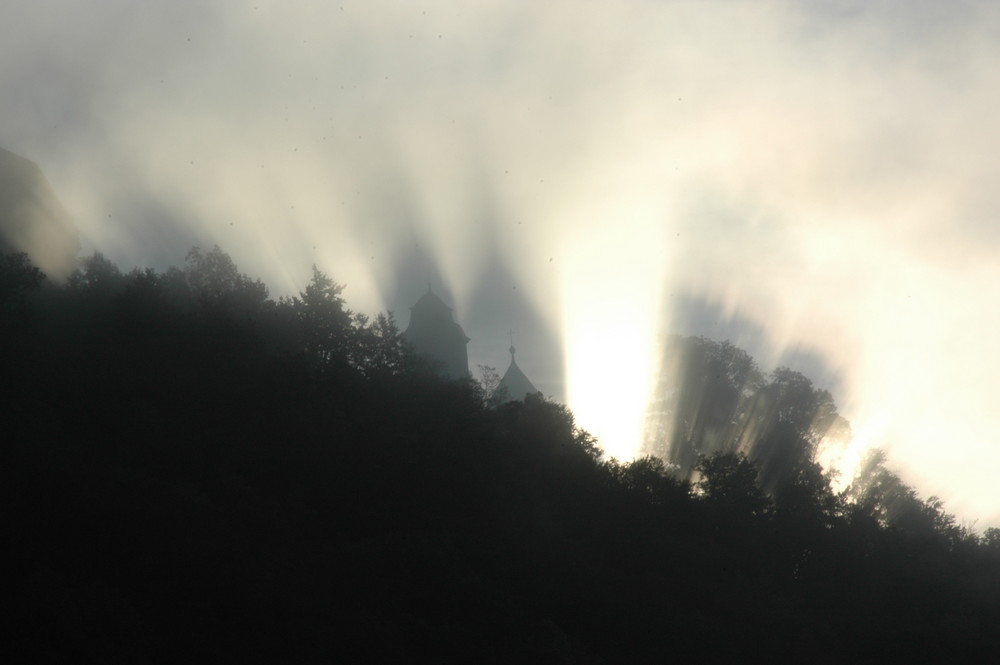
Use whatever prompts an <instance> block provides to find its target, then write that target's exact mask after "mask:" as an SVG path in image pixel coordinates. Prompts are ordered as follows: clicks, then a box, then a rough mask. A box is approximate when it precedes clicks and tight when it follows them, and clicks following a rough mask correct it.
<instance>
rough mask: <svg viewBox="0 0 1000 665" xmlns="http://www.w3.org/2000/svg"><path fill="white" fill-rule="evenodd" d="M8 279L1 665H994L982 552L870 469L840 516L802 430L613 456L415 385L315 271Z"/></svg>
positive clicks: (379, 328) (424, 379)
mask: <svg viewBox="0 0 1000 665" xmlns="http://www.w3.org/2000/svg"><path fill="white" fill-rule="evenodd" d="M0 272H2V273H3V274H2V275H0V316H2V317H3V318H2V321H0V324H2V331H3V339H4V342H3V345H2V352H0V353H2V359H0V360H2V366H3V368H4V381H3V388H2V390H3V395H2V399H3V401H2V404H3V407H2V409H3V412H2V415H3V441H4V443H3V446H2V450H3V453H2V454H3V462H2V466H0V469H2V471H0V473H2V476H3V477H2V485H0V486H2V488H3V489H2V491H3V502H4V510H3V513H2V514H3V522H2V527H3V532H4V536H5V537H4V539H3V541H2V542H3V545H2V547H3V554H4V556H3V560H4V561H5V564H4V566H5V573H6V574H5V576H4V588H5V597H6V598H7V602H8V604H9V606H10V608H12V609H13V610H14V612H15V617H16V619H15V621H14V622H13V625H12V626H11V627H12V628H13V630H12V633H11V634H12V635H13V639H11V640H8V641H7V643H6V644H5V647H4V648H5V649H7V650H9V651H11V652H12V655H13V656H16V661H14V660H11V661H10V662H24V661H50V662H67V661H82V660H89V659H94V658H102V659H105V660H114V661H123V662H179V661H190V660H192V659H199V660H200V659H203V658H208V657H214V658H218V659H224V660H226V661H235V660H237V659H240V660H252V661H277V660H282V661H288V662H330V661H334V660H336V661H338V662H364V661H396V662H410V661H415V660H431V661H435V662H448V661H462V662H504V663H508V662H533V661H543V662H595V663H596V662H653V661H656V662H663V661H672V660H676V661H678V662H720V663H721V662H726V663H731V662H739V661H744V660H748V659H750V658H751V654H752V657H754V658H762V659H764V660H767V661H769V662H788V661H793V660H794V661H796V662H800V661H805V662H820V663H822V662H830V663H835V662H852V663H856V662H873V663H874V662H900V661H913V662H943V661H949V662H990V660H991V658H992V657H995V656H996V655H997V653H1000V651H998V641H1000V638H998V636H997V635H996V633H995V630H994V628H995V626H997V625H1000V534H998V532H996V531H989V532H987V533H986V534H985V535H976V534H974V533H971V532H969V531H968V530H966V529H964V528H961V527H959V526H956V525H955V523H954V520H953V519H952V518H951V517H950V516H948V515H946V514H945V513H943V512H942V511H941V509H940V504H938V503H936V502H934V501H924V500H921V499H920V498H919V497H917V496H916V494H915V493H913V491H912V490H911V489H910V488H908V487H906V486H905V485H904V484H903V483H902V482H901V481H899V479H898V478H897V477H896V476H894V475H893V474H891V473H890V472H889V471H888V470H886V469H885V467H884V466H883V465H882V460H881V459H880V458H878V457H877V456H875V457H872V458H871V459H870V460H869V463H868V464H867V466H866V467H865V468H864V469H863V470H862V474H861V475H860V476H859V478H858V479H857V482H855V483H854V484H853V485H852V488H851V489H850V490H849V491H848V492H847V493H844V494H835V493H834V492H833V491H832V490H831V489H830V484H829V480H828V479H827V478H826V477H825V476H824V475H823V472H822V469H820V468H819V467H818V465H816V464H815V462H814V460H813V459H812V458H811V457H810V455H811V452H812V448H809V447H808V446H806V447H805V448H802V445H801V444H802V441H799V440H798V439H795V437H804V439H803V440H804V441H805V443H806V444H808V443H809V442H810V440H809V436H810V433H809V432H805V431H800V430H796V429H795V428H794V423H795V422H799V421H796V420H794V418H795V417H797V416H795V414H794V410H786V411H785V412H782V411H781V409H777V408H771V407H770V406H769V407H768V409H769V410H768V411H767V413H769V414H772V415H770V416H768V417H769V418H771V420H768V421H767V422H768V423H769V424H770V425H769V426H770V427H771V429H768V430H766V432H764V433H763V434H761V437H760V440H755V441H754V444H753V446H750V447H734V448H731V449H730V448H726V447H725V446H716V447H715V448H713V449H711V450H709V449H706V448H705V446H704V445H702V444H698V446H699V447H698V448H697V449H695V447H694V446H693V445H688V444H689V443H691V442H693V441H695V439H696V438H697V437H698V436H702V437H704V436H716V435H714V434H712V435H705V432H709V431H710V430H711V427H710V426H709V425H710V423H709V424H708V425H705V426H701V428H700V429H699V426H696V425H690V426H687V428H686V429H684V430H683V431H684V432H685V436H686V437H687V438H686V439H685V441H684V442H683V445H684V446H687V448H683V446H682V449H681V453H679V454H680V455H682V456H683V460H684V461H685V464H687V465H688V466H687V468H684V469H683V472H679V469H681V465H680V463H679V460H680V458H677V459H675V460H672V461H673V462H674V466H669V465H667V464H665V463H664V462H661V461H660V460H659V459H657V458H653V457H647V458H643V459H640V460H637V461H635V462H632V463H628V464H623V463H619V462H617V461H615V460H606V459H603V458H602V456H601V454H600V450H599V449H598V448H597V443H599V442H595V441H593V439H592V438H591V437H590V436H589V435H587V434H586V433H585V432H582V431H580V430H579V429H578V428H576V427H575V426H574V422H573V418H572V415H571V414H570V413H569V412H568V411H567V410H566V409H565V408H564V407H562V406H560V405H558V404H554V403H551V402H548V401H545V400H542V399H538V398H536V397H529V398H528V399H527V400H526V401H525V402H523V403H522V402H513V403H509V404H506V405H504V406H501V407H498V408H490V407H488V406H487V405H488V404H490V399H489V395H487V394H485V393H484V390H483V389H482V388H481V387H480V386H478V385H477V384H475V383H473V382H471V381H468V382H455V381H446V380H442V379H440V378H438V377H437V374H436V373H435V372H434V371H433V368H431V367H428V366H427V365H426V363H424V362H423V361H422V360H421V359H419V358H415V357H413V356H412V355H411V354H410V353H409V352H408V350H407V349H406V348H405V347H404V345H403V344H402V343H401V341H400V338H399V332H398V330H397V329H396V327H395V323H394V321H393V320H392V318H391V316H380V317H376V318H375V319H374V320H368V319H366V318H365V317H362V316H358V315H355V314H352V313H351V312H350V311H349V310H347V308H346V305H345V303H344V300H343V299H342V295H341V291H342V288H341V287H340V286H339V285H337V284H336V283H334V282H333V281H332V280H330V279H329V278H327V277H326V276H325V275H323V274H322V273H320V272H318V271H317V272H315V273H314V278H313V281H312V283H311V284H310V286H309V287H308V288H307V289H306V290H305V291H304V292H303V293H302V294H300V296H299V297H297V298H293V299H281V300H278V301H274V300H270V299H268V296H267V290H266V288H265V287H264V286H263V284H261V283H260V282H259V281H256V280H253V279H251V278H249V277H247V276H246V275H243V274H242V273H240V272H239V270H238V269H237V268H236V266H235V265H233V263H232V261H231V260H230V259H229V257H228V256H227V255H225V254H224V253H223V252H221V251H219V250H218V249H217V248H216V249H214V250H212V251H210V252H201V251H197V250H194V251H192V252H191V254H189V256H188V258H187V261H186V264H185V266H184V267H183V268H182V269H172V270H170V271H167V272H166V273H162V274H158V273H154V272H151V271H134V272H132V273H128V274H122V273H121V272H120V271H119V270H118V269H117V268H116V267H115V266H113V265H112V264H111V263H110V262H108V261H106V260H105V259H103V257H100V256H99V255H95V256H93V257H90V258H89V259H87V260H85V261H84V262H83V263H82V265H81V267H80V269H79V270H78V271H77V272H76V273H74V275H73V276H72V277H71V279H70V280H69V282H68V283H67V284H66V285H65V286H59V287H57V286H54V285H52V284H48V283H45V282H43V281H42V280H41V276H40V275H39V274H38V273H37V272H35V271H33V269H32V268H31V266H30V264H29V263H28V262H27V261H26V260H25V259H24V257H18V256H16V255H8V256H7V257H4V261H3V263H2V271H0ZM700 344H702V345H711V344H713V343H710V342H706V341H702V342H700ZM724 351H725V353H723V354H722V355H725V354H726V353H729V354H730V355H732V354H731V350H730V349H725V350H724ZM716 355H718V353H717V354H716ZM690 372H695V369H693V368H692V369H690ZM695 373H696V372H695ZM688 380H690V381H697V380H701V379H699V378H698V377H697V376H692V377H689V379H688ZM795 380H797V379H796V377H792V376H789V375H781V376H778V375H775V377H774V378H773V379H772V380H771V381H770V383H768V382H767V381H766V380H765V381H763V382H762V383H761V385H760V386H757V387H756V388H755V389H754V390H755V391H756V392H755V393H754V394H757V393H759V394H760V396H759V397H757V398H755V399H757V402H755V403H758V404H763V403H764V400H765V399H771V398H770V397H768V396H769V395H772V396H773V394H774V393H775V391H778V390H779V388H781V386H782V385H790V384H791V383H794V381H795ZM782 382H783V383H782ZM768 385H775V386H777V387H775V388H773V389H772V390H771V392H768V391H767V390H765V388H766V387H767V386H768ZM718 392H719V394H720V395H721V396H722V397H720V399H723V398H725V395H726V394H728V393H726V391H725V390H719V391H718ZM820 397H822V396H820ZM741 399H742V398H741ZM730 400H731V401H733V399H732V398H731V397H730ZM780 401H781V400H780V399H779V398H774V399H772V401H771V402H768V404H771V403H772V402H774V403H777V402H780ZM821 401H822V400H821ZM735 402H738V403H746V402H740V399H736V400H735ZM824 404H825V402H824ZM665 408H666V407H665ZM670 408H674V407H670ZM725 408H727V407H723V406H720V407H719V409H718V410H719V411H720V412H722V411H724V410H725ZM761 408H763V407H761ZM758 412H760V411H759V410H758ZM779 412H782V413H786V412H787V414H790V415H789V416H788V419H785V420H783V418H784V416H779V415H773V414H778V413H779ZM834 412H835V411H834ZM706 422H707V421H706ZM811 422H814V421H811ZM782 423H785V424H784V425H783V424H782ZM788 423H791V424H788ZM678 427H680V426H678ZM678 431H681V430H678ZM768 437H774V440H771V441H769V440H768ZM782 437H783V438H782ZM793 439H794V441H793ZM789 441H791V443H789ZM769 446H770V447H769ZM770 450H776V451H786V450H794V451H798V453H802V454H798V453H797V455H793V456H792V459H791V461H789V459H787V458H788V456H787V455H786V456H785V457H784V458H782V459H783V461H782V462H781V463H780V464H778V463H777V462H775V461H774V459H775V458H773V456H769V455H770V453H769V452H768V451H770ZM803 451H804V452H803ZM699 454H700V456H699ZM668 461H671V460H670V459H669V454H668Z"/></svg>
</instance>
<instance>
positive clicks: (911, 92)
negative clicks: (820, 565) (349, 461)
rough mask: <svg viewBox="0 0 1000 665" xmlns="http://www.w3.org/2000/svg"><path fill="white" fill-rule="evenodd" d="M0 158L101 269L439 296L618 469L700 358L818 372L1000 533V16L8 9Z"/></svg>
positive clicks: (866, 421)
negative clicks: (664, 353)
mask: <svg viewBox="0 0 1000 665" xmlns="http://www.w3.org/2000/svg"><path fill="white" fill-rule="evenodd" d="M0 89H2V90H3V95H0V146H2V147H4V148H6V149H8V150H11V151H13V152H16V153H17V154H20V155H22V156H25V157H27V158H29V159H31V160H33V161H35V162H36V163H37V164H39V166H40V167H41V168H42V170H43V171H44V172H45V174H46V176H47V177H48V179H49V181H50V182H51V184H52V186H53V188H54V189H55V191H56V192H57V193H58V195H59V197H60V199H61V200H62V203H63V205H64V206H65V207H66V209H67V210H69V211H70V213H71V214H72V215H73V218H74V220H75V223H76V225H77V227H78V230H79V232H80V236H81V240H82V244H83V248H84V252H91V251H94V250H100V251H102V252H103V253H104V254H105V255H107V256H108V257H109V258H111V259H112V260H114V261H115V262H116V263H118V264H119V265H121V266H124V267H126V268H128V267H131V266H152V267H157V268H163V267H166V266H167V265H171V264H179V263H181V262H182V261H183V256H184V254H185V252H186V251H187V249H188V248H190V247H191V246H192V245H201V246H210V245H212V244H216V243H217V244H219V245H220V246H221V247H222V248H223V249H224V250H225V251H227V252H228V253H229V254H230V255H231V256H233V258H234V259H235V260H236V262H237V263H238V264H239V265H240V267H241V268H242V269H243V270H244V271H246V272H248V273H250V274H251V275H253V276H260V277H261V278H263V279H264V280H265V282H266V283H267V284H268V285H269V287H270V289H271V293H272V294H273V295H285V294H292V293H295V292H297V291H298V290H300V289H302V288H304V286H305V283H306V282H307V280H308V279H309V276H310V274H311V271H310V266H311V265H312V264H314V263H315V264H316V265H317V266H318V267H319V268H320V269H321V270H324V271H325V272H327V273H328V274H329V275H331V276H332V277H333V278H334V279H335V280H337V281H338V282H341V283H344V284H346V285H347V289H346V291H345V296H346V298H347V300H348V303H349V305H350V306H351V307H352V308H354V309H355V310H360V311H363V312H367V313H375V312H378V311H382V310H385V309H391V310H392V311H394V312H395V313H396V315H397V319H398V320H399V322H400V324H401V325H403V326H404V327H405V324H406V323H407V321H408V312H407V308H408V307H409V306H410V305H412V304H413V302H415V301H416V299H417V298H418V297H419V296H420V295H421V294H422V293H423V292H424V291H425V290H426V288H427V285H428V283H429V284H431V286H432V288H434V289H435V291H437V292H439V293H440V294H441V295H442V296H443V297H444V298H445V299H446V300H447V301H448V302H450V303H451V304H452V305H453V307H454V310H455V314H456V317H457V319H458V321H459V323H461V324H462V325H463V327H464V328H465V330H466V333H467V334H468V335H469V337H471V338H472V341H470V343H469V353H470V361H471V363H472V364H473V366H475V365H477V364H487V365H491V366H494V367H497V368H499V369H500V370H501V371H502V370H503V369H505V368H506V366H507V363H508V361H509V356H508V354H507V348H508V346H509V345H510V334H511V331H512V332H513V338H514V345H515V346H516V347H517V359H518V364H519V365H520V366H521V367H522V368H523V369H524V370H525V372H526V373H527V374H528V376H529V377H530V378H531V379H532V381H533V382H534V383H535V385H536V386H538V387H539V388H540V389H541V390H542V391H543V392H545V393H546V394H548V395H551V396H552V397H554V398H556V399H558V400H560V401H564V402H566V403H567V404H568V405H569V406H570V407H571V408H572V409H573V410H574V413H575V414H576V417H577V421H578V423H579V424H580V425H581V426H583V427H585V428H587V429H588V430H590V431H592V432H593V433H595V434H596V435H597V436H598V437H599V438H600V441H601V443H602V444H603V446H604V447H605V449H606V450H607V451H608V452H609V453H610V454H614V455H615V456H617V457H619V458H628V457H630V456H631V455H632V454H634V452H635V450H636V447H637V446H638V443H639V439H640V437H641V422H642V413H643V410H644V408H645V401H646V399H647V398H648V391H649V386H650V385H651V384H652V381H653V379H654V377H653V376H651V372H652V371H653V369H654V368H655V367H657V362H656V358H657V354H658V352H659V350H660V349H661V348H662V346H663V341H664V338H665V335H667V334H669V333H671V332H681V333H683V334H704V335H708V336H711V337H714V338H717V339H725V338H728V339H731V340H732V341H733V342H734V343H737V344H738V345H743V346H745V347H746V348H747V350H748V351H750V352H751V353H753V354H754V356H755V357H757V359H758V360H759V361H760V363H761V365H762V366H764V367H765V368H770V367H773V366H774V365H776V364H778V363H787V364H791V365H792V366H793V367H796V368H798V367H801V368H802V369H803V371H806V372H807V373H808V374H809V375H810V376H811V377H812V378H813V379H814V381H816V382H817V384H818V385H820V387H826V388H830V389H831V390H832V391H833V393H834V395H835V397H836V399H837V402H838V404H839V406H840V410H841V412H842V413H843V414H844V415H845V416H846V417H847V418H848V419H849V420H850V421H851V424H852V427H853V430H854V432H855V440H854V442H853V444H852V445H851V447H850V448H848V449H845V450H839V451H831V452H830V457H829V462H830V463H831V464H833V465H835V466H837V467H838V468H840V469H841V470H842V473H843V474H846V475H849V474H850V470H851V468H852V467H853V464H854V463H855V461H856V459H857V458H858V457H859V456H860V455H861V454H862V453H863V451H864V449H865V448H867V447H869V446H880V447H882V448H884V449H885V450H886V451H887V452H888V454H889V460H890V464H889V466H890V467H891V468H893V469H894V470H896V471H897V472H899V473H900V474H901V476H902V477H903V478H904V479H905V480H906V481H907V482H910V483H911V484H913V485H914V486H915V487H916V488H917V489H918V490H919V491H920V492H921V493H922V494H924V495H930V494H935V495H938V496H940V497H942V498H943V499H945V501H946V504H945V505H946V507H947V508H948V509H949V510H951V511H953V512H955V513H957V514H958V515H959V516H960V517H961V518H962V519H965V520H966V521H967V522H968V523H972V522H973V521H974V520H978V521H976V526H977V528H979V527H983V526H986V525H1000V491H997V490H996V489H994V487H995V485H996V479H995V473H996V470H997V469H1000V404H998V401H1000V400H998V397H997V391H996V389H995V384H996V377H997V376H998V375H1000V354H998V353H997V352H996V348H995V345H996V340H998V339H1000V307H998V306H997V302H998V298H997V296H996V291H997V285H998V284H1000V188H998V187H997V186H996V179H997V177H998V175H1000V123H998V122H997V120H996V116H997V112H996V109H997V108H1000V6H997V5H996V4H995V3H990V2H985V1H982V2H979V1H976V2H963V1H957V2H949V3H942V2H937V1H933V2H932V1H929V0H913V1H907V2H903V1H902V0H899V1H879V0H874V1H869V2H861V1H857V2H849V1H844V2H822V1H818V2H808V3H806V2H780V1H775V2H750V1H747V2H730V1H726V0H714V1H713V0H707V1H701V2H670V1H668V0H658V1H654V0H615V1H610V0H609V1H597V0H550V1H548V2H545V3H538V2H519V1H514V0H506V1H500V0H478V1H477V2H445V1H429V2H405V3H404V2H384V1H380V0H362V1H358V2H354V1H351V0H334V1H333V2H321V1H318V0H314V1H306V0H284V1H283V2H276V1H266V0H260V1H254V0H241V1H235V0H205V1H203V2H198V3H178V2H170V1H169V0H144V1H143V2H135V1H134V0H89V1H88V2H79V1H77V0H31V1H28V0H9V1H8V2H4V3H3V4H2V6H0Z"/></svg>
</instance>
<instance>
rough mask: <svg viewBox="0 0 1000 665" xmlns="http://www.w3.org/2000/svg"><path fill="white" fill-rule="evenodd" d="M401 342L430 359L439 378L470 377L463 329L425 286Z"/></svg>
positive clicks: (467, 339) (428, 287)
mask: <svg viewBox="0 0 1000 665" xmlns="http://www.w3.org/2000/svg"><path fill="white" fill-rule="evenodd" d="M403 339H405V340H406V341H407V342H409V343H410V345H411V346H412V347H413V348H414V349H415V350H416V351H417V352H418V353H422V354H424V355H426V356H429V357H430V358H431V360H432V361H433V362H434V363H435V364H436V366H437V369H438V371H439V372H440V374H441V375H442V376H445V377H448V378H452V379H464V378H467V377H468V376H469V351H468V349H467V348H466V345H467V344H468V343H469V338H468V337H466V336H465V331H464V330H462V326H460V325H458V323H456V322H455V319H454V318H453V317H452V314H451V308H450V307H448V305H446V304H444V301H443V300H441V299H440V298H439V297H438V296H437V294H435V293H434V292H433V291H432V290H431V285H430V284H428V285H427V293H425V294H424V295H423V296H421V298H420V300H418V301H417V303H416V304H415V305H414V306H413V307H411V308H410V324H409V325H408V326H407V327H406V331H405V332H404V333H403Z"/></svg>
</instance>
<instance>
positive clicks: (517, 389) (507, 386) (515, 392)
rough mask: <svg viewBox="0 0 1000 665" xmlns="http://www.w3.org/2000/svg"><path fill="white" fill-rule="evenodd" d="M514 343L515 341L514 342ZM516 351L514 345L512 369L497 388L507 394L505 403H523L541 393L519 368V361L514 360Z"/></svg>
mask: <svg viewBox="0 0 1000 665" xmlns="http://www.w3.org/2000/svg"><path fill="white" fill-rule="evenodd" d="M512 341H513V340H512ZM515 351H516V349H515V348H514V345H513V344H511V345H510V367H508V368H507V371H506V372H504V375H503V378H502V379H500V384H499V385H498V386H497V389H498V390H503V391H504V392H505V393H506V399H505V400H504V401H505V402H513V401H518V402H523V401H524V398H525V397H527V396H528V395H534V394H535V393H538V392H541V391H540V390H538V388H536V387H535V386H534V384H533V383H531V381H530V380H529V379H528V377H527V376H525V375H524V372H522V371H521V368H520V367H518V366H517V361H516V360H515V359H514V353H515Z"/></svg>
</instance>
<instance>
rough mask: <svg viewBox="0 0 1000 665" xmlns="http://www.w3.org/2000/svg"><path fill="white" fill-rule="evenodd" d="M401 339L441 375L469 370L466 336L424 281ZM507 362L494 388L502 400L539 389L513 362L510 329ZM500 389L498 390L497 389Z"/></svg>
mask: <svg viewBox="0 0 1000 665" xmlns="http://www.w3.org/2000/svg"><path fill="white" fill-rule="evenodd" d="M403 339H404V340H406V341H407V342H408V343H409V344H410V346H412V347H413V348H414V350H416V351H417V352H418V353H421V354H423V355H425V356H428V357H429V358H430V359H431V361H432V362H434V364H435V367H436V369H437V370H438V372H439V373H440V374H441V376H444V377H447V378H451V379H464V378H468V377H469V376H470V373H469V352H468V348H467V345H468V343H469V341H470V340H469V338H468V337H466V335H465V331H464V330H462V326H460V325H459V324H458V323H457V322H456V321H455V319H454V316H453V315H452V309H451V308H450V307H448V305H446V304H445V302H444V301H443V300H441V298H439V297H438V295H437V294H436V293H434V291H433V289H431V285H430V284H428V285H427V293H425V294H424V295H423V296H421V297H420V299H419V300H418V301H417V302H416V304H415V305H413V307H411V308H410V323H409V325H408V326H407V327H406V330H405V331H404V332H403ZM509 351H510V366H509V367H508V368H507V371H506V372H505V373H504V375H503V378H501V379H500V383H499V384H497V391H498V392H499V393H500V394H503V395H504V400H503V401H504V402H513V401H524V398H525V397H527V396H528V395H533V394H535V393H539V392H541V391H540V390H538V388H536V387H535V385H534V384H533V383H532V382H531V380H530V379H528V377H527V376H526V375H525V373H524V372H523V371H522V370H521V368H520V367H519V366H518V364H517V360H516V359H515V356H514V354H515V353H516V351H517V350H516V349H515V348H514V338H513V332H512V333H511V345H510V349H509ZM501 391H502V392H501Z"/></svg>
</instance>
